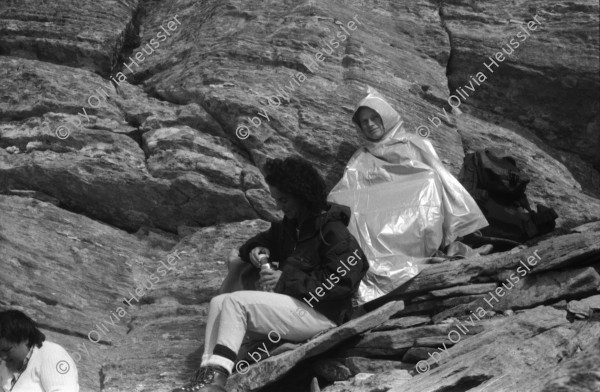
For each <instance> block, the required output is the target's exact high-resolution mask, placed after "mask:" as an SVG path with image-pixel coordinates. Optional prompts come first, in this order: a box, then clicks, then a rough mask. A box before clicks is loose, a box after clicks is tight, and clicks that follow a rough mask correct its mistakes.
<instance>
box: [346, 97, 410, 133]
mask: <svg viewBox="0 0 600 392" xmlns="http://www.w3.org/2000/svg"><path fill="white" fill-rule="evenodd" d="M361 107H368V108H371V109H373V110H374V111H376V112H377V114H379V116H380V117H381V120H382V121H383V128H384V129H385V134H384V135H383V137H382V138H381V140H378V141H376V142H374V141H371V140H369V139H367V138H366V137H365V136H364V134H363V133H362V130H361V128H360V125H359V122H358V111H359V109H360V108H361ZM352 122H353V123H354V126H355V127H356V131H357V132H358V134H359V136H360V138H361V139H363V140H365V141H366V142H367V143H371V144H376V143H379V142H381V141H383V140H384V139H387V138H388V136H390V134H391V133H393V132H390V131H391V130H393V129H394V128H397V127H398V126H401V125H402V117H401V116H400V114H399V113H398V112H397V111H396V110H395V109H394V108H393V107H392V106H391V105H390V104H389V103H388V102H387V101H386V100H385V98H384V97H383V95H381V94H380V93H379V92H378V91H377V90H375V89H374V88H372V87H371V86H368V89H367V96H366V97H364V98H363V99H362V100H361V101H360V102H359V103H358V105H357V107H356V110H355V111H354V114H353V115H352Z"/></svg>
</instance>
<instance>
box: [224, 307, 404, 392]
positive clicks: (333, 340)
mask: <svg viewBox="0 0 600 392" xmlns="http://www.w3.org/2000/svg"><path fill="white" fill-rule="evenodd" d="M403 307H404V304H403V303H402V301H395V302H390V303H387V304H385V305H383V306H382V307H380V308H378V309H377V310H374V311H373V312H371V313H368V314H365V315H364V316H362V317H359V318H357V319H354V320H351V321H349V322H347V323H346V324H343V325H341V326H339V327H337V328H333V329H330V330H329V331H327V332H325V333H323V334H321V335H319V336H317V337H316V338H313V339H311V340H310V341H308V343H306V344H303V345H302V346H300V347H298V348H297V349H295V350H292V351H287V352H285V353H283V354H281V355H278V356H277V357H270V358H267V359H266V360H264V361H262V362H259V363H258V364H256V365H253V366H250V367H249V368H248V371H247V372H246V373H245V374H240V373H237V374H235V375H233V376H232V377H230V378H229V379H228V380H227V388H228V389H229V390H230V391H232V392H245V391H254V390H256V389H258V388H261V387H263V386H265V385H267V384H270V383H272V382H274V381H277V379H278V378H280V377H281V376H282V375H283V374H285V372H287V371H288V370H290V369H291V368H292V367H293V366H294V365H295V364H297V363H298V362H300V361H302V360H305V359H308V358H311V357H314V356H315V355H318V354H321V353H323V352H325V351H326V350H328V349H330V348H332V347H334V346H336V345H338V344H339V343H341V342H343V341H344V340H346V339H348V338H350V337H353V336H355V335H357V334H360V333H362V332H364V331H366V330H369V329H371V328H374V327H376V326H378V325H380V324H381V323H383V322H385V321H386V320H387V319H388V318H389V317H390V316H391V315H393V314H394V313H396V312H398V311H399V310H401V309H402V308H403Z"/></svg>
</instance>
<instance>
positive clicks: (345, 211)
mask: <svg viewBox="0 0 600 392" xmlns="http://www.w3.org/2000/svg"><path fill="white" fill-rule="evenodd" d="M349 221H350V208H348V207H346V206H341V205H338V204H329V205H328V210H327V211H325V212H323V213H321V214H319V215H315V216H313V217H312V218H309V219H307V220H305V221H304V222H302V225H301V227H300V230H299V231H296V220H290V219H287V218H284V219H283V220H282V221H280V222H276V223H272V224H271V228H270V229H269V230H267V231H265V232H262V233H259V234H257V235H256V236H254V237H252V238H251V239H249V240H248V241H247V242H246V243H245V244H244V245H242V246H241V247H240V250H239V254H240V257H241V259H242V260H244V261H245V262H250V256H249V253H250V251H251V250H252V249H254V248H255V247H257V246H263V247H265V248H267V249H269V251H270V252H271V257H270V260H271V261H279V269H280V270H281V271H282V274H281V278H280V279H279V282H278V283H277V285H276V286H275V288H274V290H273V291H274V292H276V293H280V294H285V295H289V296H290V297H294V298H297V299H299V300H301V301H304V303H309V305H312V306H313V307H314V308H315V309H316V310H317V311H319V312H320V313H322V314H323V315H325V316H327V317H328V318H329V319H330V320H332V321H333V322H335V323H336V324H338V325H340V324H342V323H345V322H346V321H348V320H349V319H350V316H351V312H352V296H353V295H354V293H355V292H356V291H357V290H358V285H359V284H360V281H361V280H362V278H363V276H365V273H366V272H367V270H368V269H369V263H368V261H367V258H366V256H365V255H364V253H363V251H362V249H360V246H359V245H358V242H357V241H356V239H355V238H354V236H353V235H352V234H350V232H349V231H348V228H347V227H346V226H348V222H349ZM353 263H354V265H351V264H353ZM311 294H312V295H311Z"/></svg>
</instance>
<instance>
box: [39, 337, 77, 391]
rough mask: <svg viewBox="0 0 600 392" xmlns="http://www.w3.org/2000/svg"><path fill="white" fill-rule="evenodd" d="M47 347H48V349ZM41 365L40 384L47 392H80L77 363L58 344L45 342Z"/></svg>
mask: <svg viewBox="0 0 600 392" xmlns="http://www.w3.org/2000/svg"><path fill="white" fill-rule="evenodd" d="M46 346H47V347H46ZM41 351H42V358H41V359H42V363H41V364H40V368H39V369H40V373H39V377H40V382H41V384H42V387H43V388H44V390H45V391H46V392H79V382H78V374H77V367H76V366H75V361H73V358H71V356H70V355H69V353H67V351H66V350H65V349H64V348H62V347H61V346H59V345H58V344H55V343H51V342H44V345H43V346H42V350H41Z"/></svg>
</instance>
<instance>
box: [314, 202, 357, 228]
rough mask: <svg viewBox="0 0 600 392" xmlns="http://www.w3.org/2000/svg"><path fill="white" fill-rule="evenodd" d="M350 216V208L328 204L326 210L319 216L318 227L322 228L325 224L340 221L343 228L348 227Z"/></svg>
mask: <svg viewBox="0 0 600 392" xmlns="http://www.w3.org/2000/svg"><path fill="white" fill-rule="evenodd" d="M351 214H352V212H351V210H350V207H348V206H344V205H341V204H336V203H331V202H328V203H327V210H326V211H325V212H324V213H323V214H322V215H321V216H320V223H319V226H323V225H324V224H326V223H327V222H333V221H340V222H342V223H343V224H344V226H348V223H350V216H351Z"/></svg>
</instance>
